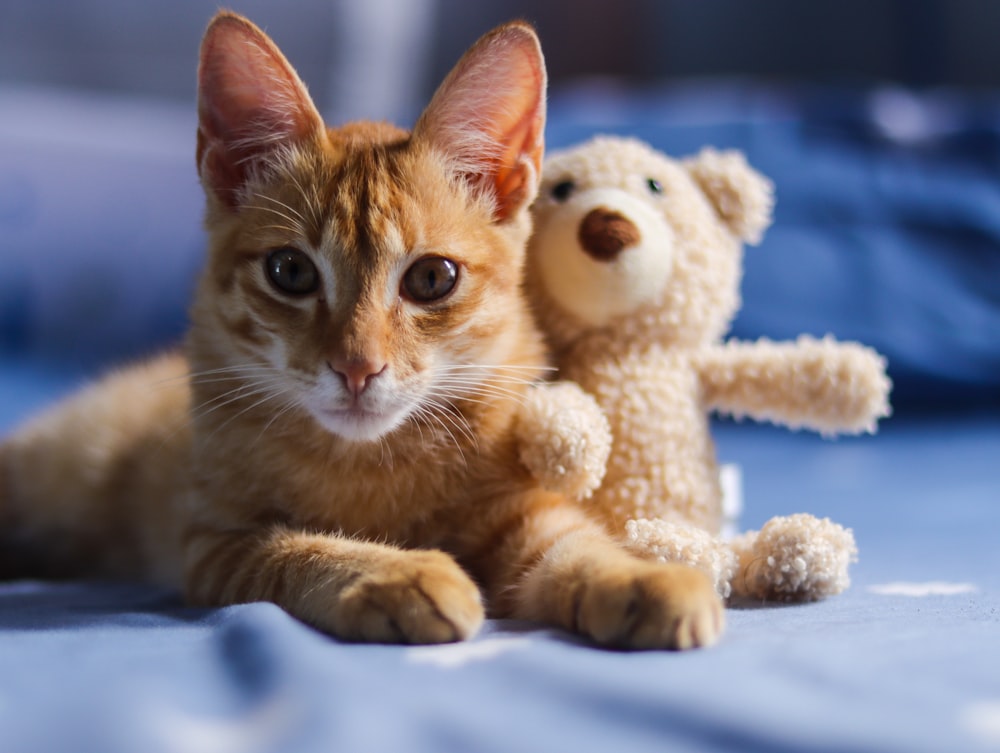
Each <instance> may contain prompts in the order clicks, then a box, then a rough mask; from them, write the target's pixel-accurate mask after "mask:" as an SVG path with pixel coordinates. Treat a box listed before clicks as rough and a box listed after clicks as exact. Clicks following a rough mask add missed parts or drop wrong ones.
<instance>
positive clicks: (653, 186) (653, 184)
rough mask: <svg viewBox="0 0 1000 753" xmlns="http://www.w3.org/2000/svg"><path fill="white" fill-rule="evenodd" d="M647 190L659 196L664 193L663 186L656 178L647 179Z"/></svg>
mask: <svg viewBox="0 0 1000 753" xmlns="http://www.w3.org/2000/svg"><path fill="white" fill-rule="evenodd" d="M646 188H648V189H649V192H650V193H652V194H656V195H657V196H659V195H660V194H662V193H663V184H662V183H660V181H658V180H657V179H656V178H646Z"/></svg>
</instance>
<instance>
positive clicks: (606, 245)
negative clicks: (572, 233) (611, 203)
mask: <svg viewBox="0 0 1000 753" xmlns="http://www.w3.org/2000/svg"><path fill="white" fill-rule="evenodd" d="M579 235H580V245H581V246H583V250H584V251H586V252H587V253H588V254H590V255H591V256H592V257H594V258H595V259H597V260H598V261H613V260H614V259H615V257H617V256H618V254H620V253H621V252H622V251H623V250H624V249H626V248H628V247H629V246H634V245H635V244H636V243H638V242H639V241H640V240H642V236H641V235H639V228H637V227H636V226H635V225H634V224H633V223H632V220H630V219H629V218H628V217H624V216H623V215H621V214H619V213H618V212H614V211H612V210H610V209H604V208H602V207H598V208H597V209H591V210H590V211H589V212H588V213H587V216H586V217H584V218H583V222H581V223H580V234H579Z"/></svg>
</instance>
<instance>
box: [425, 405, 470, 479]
mask: <svg viewBox="0 0 1000 753" xmlns="http://www.w3.org/2000/svg"><path fill="white" fill-rule="evenodd" d="M413 415H414V416H415V417H417V418H420V419H422V420H423V421H424V423H425V424H426V425H427V428H428V429H434V424H437V425H438V426H439V427H441V430H443V431H444V433H445V434H447V435H448V438H449V439H450V440H451V444H452V446H454V448H455V449H456V450H458V455H459V457H460V458H461V460H462V465H463V466H466V467H467V466H468V464H469V463H468V460H467V459H466V457H465V451H464V450H463V449H462V445H461V443H460V442H459V441H458V439H457V438H456V437H455V434H454V432H452V430H451V429H450V428H449V427H448V425H447V424H446V423H445V422H444V421H443V420H442V419H441V417H440V416H439V415H438V413H437V411H433V410H431V409H430V408H429V407H427V406H425V405H420V406H418V407H417V408H416V410H415V411H414V414H413ZM432 420H433V422H434V424H432V423H431V421H432Z"/></svg>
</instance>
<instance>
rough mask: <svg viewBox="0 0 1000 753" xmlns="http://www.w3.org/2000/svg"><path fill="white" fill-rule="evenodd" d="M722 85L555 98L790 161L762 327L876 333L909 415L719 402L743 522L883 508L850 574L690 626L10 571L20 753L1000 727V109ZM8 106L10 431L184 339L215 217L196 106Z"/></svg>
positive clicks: (704, 740)
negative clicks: (422, 634) (361, 635)
mask: <svg viewBox="0 0 1000 753" xmlns="http://www.w3.org/2000/svg"><path fill="white" fill-rule="evenodd" d="M710 93H711V95H712V96H706V95H705V90H703V89H702V90H699V91H698V92H695V91H692V90H684V91H669V92H665V91H660V92H646V93H644V94H642V95H641V96H638V95H631V94H630V95H627V96H625V95H621V94H620V93H613V94H612V95H608V94H607V93H602V92H596V93H595V92H593V91H591V92H588V93H587V95H586V96H582V97H577V96H568V95H567V96H566V97H564V98H562V99H554V101H553V104H552V126H551V129H550V144H551V145H552V146H553V147H558V146H560V145H565V144H569V143H573V142H574V141H576V140H579V139H582V138H584V137H586V136H589V135H590V134H592V133H594V132H596V131H614V132H619V133H635V134H637V135H640V136H642V137H644V138H647V139H650V140H651V141H652V142H653V143H654V144H655V145H657V146H659V147H661V148H664V149H667V150H669V151H670V152H672V153H675V154H686V153H690V152H692V151H694V150H696V149H697V148H698V147H700V146H701V145H703V144H715V145H716V146H720V147H735V148H740V149H743V150H745V151H746V152H747V154H748V156H749V158H750V161H751V162H752V163H753V164H755V165H756V166H757V167H759V168H760V169H761V170H762V171H763V172H764V173H766V174H768V175H769V176H771V177H772V178H773V179H774V180H775V182H776V184H777V189H778V210H777V215H776V223H775V226H774V228H773V229H772V231H771V232H770V233H769V234H768V236H767V239H766V240H765V242H764V244H763V245H762V246H761V247H760V248H757V249H752V250H750V251H749V252H748V255H747V276H746V283H745V286H744V293H745V295H744V298H745V306H744V310H743V312H742V314H741V316H740V318H739V320H738V321H737V324H736V332H737V334H739V335H740V336H743V337H755V336H758V335H770V336H771V337H775V338H785V337H789V336H792V335H794V334H797V333H798V332H811V333H812V334H816V335H823V334H825V333H826V332H832V333H834V334H835V335H837V336H838V337H841V338H844V339H847V338H858V339H862V340H864V341H866V342H868V343H870V344H872V345H875V346H876V347H878V348H879V349H880V350H882V351H883V352H885V353H886V354H887V355H888V356H889V362H890V370H891V373H892V376H893V379H894V381H895V391H894V402H895V408H896V415H895V416H894V417H893V418H892V419H890V420H888V421H887V422H885V423H884V424H883V426H882V428H881V430H880V432H879V434H878V435H877V436H874V437H862V438H855V439H845V440H839V441H836V442H828V441H823V440H820V439H819V438H817V437H814V436H812V435H809V434H801V433H799V434H794V433H789V432H785V431H781V430H778V429H772V428H766V427H759V426H755V425H752V424H732V423H720V424H719V425H718V427H717V439H718V445H719V451H720V456H721V458H722V460H724V461H726V462H735V463H738V464H740V465H741V467H742V469H743V476H744V496H745V499H746V510H745V512H744V515H743V519H742V525H743V526H744V527H748V528H750V527H756V526H759V525H760V524H761V523H762V522H763V521H764V520H766V519H767V518H769V517H771V516H773V515H780V514H788V513H793V512H799V511H807V512H812V513H814V514H817V515H820V516H829V517H831V518H833V519H834V520H836V521H838V522H840V523H842V524H844V525H847V526H849V527H851V528H852V529H853V530H854V532H855V535H856V537H857V540H858V546H859V550H860V561H859V562H858V564H857V565H856V566H855V567H854V568H853V571H852V574H853V585H852V587H851V589H850V590H849V591H848V592H846V593H845V594H843V595H841V596H838V597H835V598H832V599H830V600H828V601H825V602H822V603H818V604H810V605H802V606H774V605H766V606H763V605H750V606H747V607H744V608H740V609H732V610H729V612H728V614H727V617H728V631H727V633H726V635H725V637H724V639H723V640H722V642H721V644H720V645H719V646H717V647H715V648H713V649H711V650H706V651H698V652H692V653H686V654H674V653H619V652H613V651H604V650H598V649H595V648H593V647H590V646H587V645H585V644H582V643H580V642H579V641H577V640H575V639H573V638H572V637H570V636H568V635H565V634H562V633H559V632H555V631H550V630H544V629H539V628H538V627H537V626H532V625H524V624H515V623H509V622H492V623H489V624H488V625H487V626H486V628H485V629H484V631H483V632H482V633H481V634H480V635H479V636H478V637H477V638H476V639H474V640H473V641H470V642H468V643H464V644H459V645H453V646H442V647H415V648H406V647H385V646H358V645H349V644H343V643H338V642H337V641H335V640H332V639H330V638H328V637H325V636H323V635H320V634H318V633H316V632H314V631H312V630H310V629H309V628H306V627H304V626H303V625H302V624H300V623H297V622H296V621H294V620H293V619H291V618H290V617H288V616H287V615H285V614H284V613H282V612H281V611H280V610H278V609H277V608H275V607H273V606H270V605H266V604H251V605H245V606H239V607H233V608H229V609H221V610H192V609H189V608H186V607H184V606H183V605H182V604H181V603H180V602H179V601H178V599H177V597H176V596H175V595H173V594H170V593H165V592H162V591H158V590H155V589H150V588H148V587H144V586H142V585H137V584H112V583H63V584H52V583H40V582H32V581H20V582H14V583H2V584H0V751H3V752H4V753H36V752H38V751H63V750H72V751H76V752H80V753H83V752H86V751H95V752H96V751H100V752H101V753H116V752H118V751H121V752H122V753H135V751H144V752H148V753H157V752H158V751H165V752H166V751H171V752H172V751H178V752H183V753H199V752H200V751H205V752H206V753H208V752H211V753H225V752H226V751H241V752H242V751H262V752H263V751H274V752H275V753H279V752H280V753H284V752H285V751H331V750H333V751H355V750H356V751H366V752H367V751H371V752H380V751H386V752H389V751H392V752H393V753H396V752H399V751H408V752H414V753H424V752H425V751H426V753H448V752H450V751H456V752H466V751H517V752H518V753H522V752H527V751H563V750H566V751H577V752H581V753H582V752H586V751H606V750H622V751H630V753H638V752H640V751H667V750H669V751H768V752H769V753H775V752H779V753H780V752H781V751H800V750H801V751H831V753H832V752H833V751H836V752H837V753H843V752H845V751H885V752H886V753H889V752H899V753H919V752H921V751H970V752H973V753H975V752H977V751H990V750H1000V546H998V542H1000V470H998V466H1000V412H998V411H997V410H996V404H997V398H998V396H1000V251H998V249H1000V188H998V186H1000V181H997V170H998V168H1000V149H998V144H1000V137H998V132H1000V129H998V127H997V125H996V124H997V123H998V122H1000V119H998V118H996V117H994V115H995V113H998V112H1000V107H997V105H996V102H994V101H991V100H989V99H988V98H982V99H974V100H973V99H968V100H967V99H961V98H959V99H955V100H953V101H951V100H949V101H946V102H945V103H944V104H946V105H948V107H949V108H950V109H948V112H949V113H950V116H949V118H946V119H944V121H942V122H944V123H946V125H947V126H948V127H947V128H943V129H942V128H936V129H935V128H929V127H928V128H927V129H925V130H924V131H922V132H920V133H914V132H912V131H911V132H907V133H904V134H902V135H900V133H899V132H898V129H897V130H893V129H892V128H891V127H887V126H886V123H888V124H889V126H891V125H892V123H893V122H894V121H893V120H892V118H891V117H889V116H886V115H885V112H886V111H885V107H886V105H885V100H884V98H883V99H880V96H882V95H884V93H881V94H880V93H878V92H847V93H845V92H830V91H826V92H775V91H771V90H765V89H754V88H750V87H745V86H740V87H735V88H728V89H727V88H725V87H724V88H723V89H719V90H716V91H714V92H710ZM906 96H909V95H906ZM907 101H908V102H909V103H910V106H912V107H916V108H918V111H923V110H920V108H925V109H926V111H927V112H932V111H933V112H939V111H940V108H941V107H942V106H944V105H942V103H941V102H939V101H937V100H933V99H921V98H918V97H912V98H910V99H909V100H907ZM949 102H950V104H949ZM880 103H881V104H880ZM904 104H905V103H904ZM890 105H891V102H890ZM880 108H881V109H880ZM0 112H3V113H4V114H5V117H4V118H0V165H3V169H2V170H0V259H2V261H3V264H2V266H0V434H3V433H5V432H6V431H8V430H9V429H10V428H12V427H13V426H14V425H15V424H16V423H17V422H18V421H20V420H22V419H23V418H24V417H26V416H28V415H30V414H31V413H33V412H34V411H36V410H38V409H39V408H41V407H43V406H45V405H48V404H50V403H51V402H52V401H53V400H55V399H57V398H58V396H60V395H62V394H64V393H65V392H66V391H68V390H70V389H72V388H73V387H74V386H75V385H77V384H79V383H80V382H81V381H82V380H84V379H86V378H87V377H89V376H91V375H92V374H94V373H96V372H98V371H99V370H101V369H103V368H105V367H106V366H107V365H108V364H111V363H115V362H119V361H121V360H123V359H126V360H127V359H130V358H135V357H140V356H142V355H143V354H145V353H148V352H150V351H152V350H155V349H157V348H159V347H162V346H164V345H168V344H170V343H172V342H175V341H176V340H177V338H178V337H179V336H180V333H181V332H182V330H183V327H184V321H185V315H184V307H185V305H186V304H185V301H186V300H187V297H188V295H189V292H190V285H191V280H192V278H193V275H194V273H195V270H196V269H197V267H198V265H199V263H200V258H201V253H202V241H201V233H200V230H199V228H198V217H199V214H200V198H199V194H198V192H199V189H198V186H197V184H196V181H195V176H194V169H193V164H192V162H193V160H192V158H191V154H190V150H191V138H192V137H191V134H192V133H193V132H194V130H193V119H192V114H191V112H189V111H188V109H187V108H180V107H173V106H169V107H168V106H165V105H162V104H161V103H156V102H138V103H137V102H135V101H119V100H113V99H112V100H109V99H101V98H97V99H92V98H90V99H88V98H80V97H78V96H66V95H64V94H62V93H51V92H43V91H39V90H31V89H23V88H9V87H8V88H0ZM889 112H890V115H891V107H890V111H889ZM880 113H881V115H880ZM887 117H888V118H889V119H888V120H886V118H887ZM67 122H72V123H76V124H86V125H87V127H86V128H83V127H81V128H77V129H66V128H63V127H61V126H60V123H67ZM927 122H931V123H932V124H933V122H937V121H927ZM143 129H151V130H146V131H143ZM139 132H145V133H147V134H148V133H153V134H155V136H156V138H155V139H154V140H152V141H148V140H137V139H136V137H135V134H136V133H139ZM904 137H905V138H904ZM918 137H919V138H918ZM151 176H152V177H151ZM98 177H99V178H100V179H97V178H98Z"/></svg>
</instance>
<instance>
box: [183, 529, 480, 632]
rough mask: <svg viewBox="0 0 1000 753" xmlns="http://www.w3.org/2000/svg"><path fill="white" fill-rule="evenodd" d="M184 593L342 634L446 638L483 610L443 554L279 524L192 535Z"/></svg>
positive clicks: (473, 627) (472, 623)
mask: <svg viewBox="0 0 1000 753" xmlns="http://www.w3.org/2000/svg"><path fill="white" fill-rule="evenodd" d="M187 593H188V598H189V599H190V600H191V601H192V602H194V603H197V604H203V605H209V606H221V605H226V604H238V603H245V602H250V601H271V602H274V603H275V604H277V605H278V606H280V607H282V608H283V609H285V610H286V611H288V612H289V613H290V614H292V615H293V616H295V617H297V618H299V619H301V620H302V621H303V622H306V623H308V624H310V625H313V626H315V627H317V628H319V629H320V630H323V631H324V632H327V633H330V634H332V635H334V636H336V637H338V638H343V639H345V640H351V641H367V642H377V643H447V642H451V641H457V640H462V639H464V638H468V637H469V636H471V635H473V634H474V633H475V632H476V631H477V630H478V629H479V627H480V625H481V624H482V621H483V616H484V612H483V606H482V601H481V597H480V593H479V590H478V588H477V587H476V585H475V584H474V583H473V582H472V580H471V579H470V578H469V576H468V575H466V574H465V572H464V571H463V570H462V569H461V568H460V567H459V566H458V564H457V563H456V562H455V561H454V560H453V559H452V558H451V557H449V556H448V555H446V554H444V553H442V552H439V551H431V550H407V549H398V548H395V547H391V546H386V545H382V544H376V543H371V542H366V541H358V540H352V539H348V538H344V537H340V536H333V535H324V534H314V533H305V532H302V531H297V530H292V529H288V528H285V527H281V526H276V527H273V528H271V529H267V530H264V531H258V532H255V533H249V534H237V533H221V532H215V531H199V532H198V533H197V534H194V535H192V536H191V537H190V538H189V543H188V547H187Z"/></svg>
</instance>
